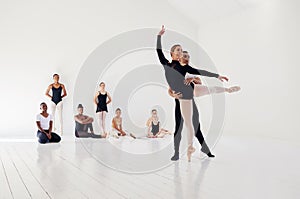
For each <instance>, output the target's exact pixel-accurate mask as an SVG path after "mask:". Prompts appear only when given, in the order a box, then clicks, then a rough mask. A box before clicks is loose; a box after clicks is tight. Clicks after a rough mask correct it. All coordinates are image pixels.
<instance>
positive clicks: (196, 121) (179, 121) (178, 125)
mask: <svg viewBox="0 0 300 199" xmlns="http://www.w3.org/2000/svg"><path fill="white" fill-rule="evenodd" d="M192 100H193V126H194V129H195V134H196V137H197V139H198V141H199V143H200V144H201V146H202V149H201V150H202V151H203V152H204V153H206V154H208V153H210V150H209V148H208V146H207V144H206V142H205V140H204V137H203V134H202V132H201V127H200V118H199V112H198V108H197V106H196V103H195V100H194V99H192ZM183 122H184V121H183V118H182V115H181V111H180V103H179V100H178V99H175V133H174V149H175V153H177V154H178V153H179V145H180V141H181V132H182V128H183Z"/></svg>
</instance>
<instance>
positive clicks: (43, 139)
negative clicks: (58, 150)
mask: <svg viewBox="0 0 300 199" xmlns="http://www.w3.org/2000/svg"><path fill="white" fill-rule="evenodd" d="M40 109H41V110H42V112H41V113H39V114H38V115H37V116H36V125H37V127H38V132H37V137H38V141H39V143H41V144H46V143H50V142H60V140H61V138H60V136H59V135H57V134H56V133H54V132H52V127H53V117H52V115H51V114H49V113H47V109H48V107H47V104H46V103H45V102H42V103H41V104H40Z"/></svg>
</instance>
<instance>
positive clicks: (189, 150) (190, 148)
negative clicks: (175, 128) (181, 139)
mask: <svg viewBox="0 0 300 199" xmlns="http://www.w3.org/2000/svg"><path fill="white" fill-rule="evenodd" d="M195 151H196V149H195V148H194V147H193V146H189V148H188V151H187V157H188V161H189V162H191V156H192V153H194V152H195Z"/></svg>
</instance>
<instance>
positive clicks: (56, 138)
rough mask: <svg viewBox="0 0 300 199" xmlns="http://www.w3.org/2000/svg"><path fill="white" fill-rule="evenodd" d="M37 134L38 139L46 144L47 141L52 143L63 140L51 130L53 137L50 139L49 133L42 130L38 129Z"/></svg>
mask: <svg viewBox="0 0 300 199" xmlns="http://www.w3.org/2000/svg"><path fill="white" fill-rule="evenodd" d="M45 131H46V132H49V131H48V130H45ZM36 136H37V137H38V141H39V143H41V144H46V143H50V142H60V140H61V138H60V136H59V135H57V134H56V133H53V132H51V139H49V138H48V137H47V135H46V134H45V133H43V132H42V131H40V130H38V132H37V135H36Z"/></svg>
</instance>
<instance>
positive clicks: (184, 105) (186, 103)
mask: <svg viewBox="0 0 300 199" xmlns="http://www.w3.org/2000/svg"><path fill="white" fill-rule="evenodd" d="M179 102H180V110H181V113H182V117H183V120H184V124H185V126H186V127H187V131H188V134H187V136H188V146H189V147H188V152H187V156H188V161H189V162H190V161H191V155H192V153H193V152H195V148H194V147H193V138H194V135H195V131H194V127H193V120H192V113H193V106H192V100H187V99H181V100H179Z"/></svg>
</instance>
